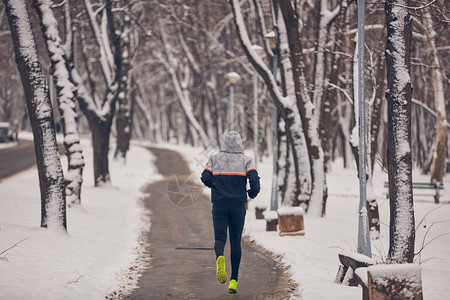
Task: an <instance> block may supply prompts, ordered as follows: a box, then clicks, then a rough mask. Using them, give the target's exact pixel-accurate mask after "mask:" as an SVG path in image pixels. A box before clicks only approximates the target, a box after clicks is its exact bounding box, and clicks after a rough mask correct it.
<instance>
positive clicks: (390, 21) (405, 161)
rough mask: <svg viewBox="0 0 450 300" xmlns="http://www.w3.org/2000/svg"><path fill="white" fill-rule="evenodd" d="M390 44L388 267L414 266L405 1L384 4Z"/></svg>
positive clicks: (408, 23)
mask: <svg viewBox="0 0 450 300" xmlns="http://www.w3.org/2000/svg"><path fill="white" fill-rule="evenodd" d="M385 10H386V26H387V44H386V71H387V87H388V92H387V93H386V100H387V103H388V173H389V195H390V212H391V214H390V225H389V229H390V230H389V252H388V258H387V261H388V263H412V262H413V258H414V240H415V227H414V205H413V194H412V155H411V75H410V74H411V71H410V67H411V55H410V43H411V36H412V26H411V17H410V14H409V11H408V8H407V1H405V0H387V1H386V4H385Z"/></svg>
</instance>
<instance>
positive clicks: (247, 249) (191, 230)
mask: <svg viewBox="0 0 450 300" xmlns="http://www.w3.org/2000/svg"><path fill="white" fill-rule="evenodd" d="M150 150H151V151H152V153H153V154H154V156H155V157H156V160H155V165H156V167H157V169H158V171H159V173H161V174H162V175H163V176H165V178H164V179H163V180H161V181H157V182H155V183H153V184H150V185H149V186H148V187H147V190H146V192H147V193H148V194H149V197H148V198H147V199H146V201H145V206H146V208H147V209H149V210H150V212H151V220H152V225H151V232H150V234H149V236H148V238H147V242H148V244H149V246H148V247H149V252H150V256H151V260H150V266H149V268H148V269H146V271H145V272H144V274H143V275H142V277H140V279H139V282H138V289H136V290H135V291H134V292H133V293H132V294H131V295H130V296H129V297H128V299H228V298H233V299H287V298H289V294H290V291H291V290H290V289H289V279H288V275H287V274H286V272H285V270H284V269H282V268H280V267H278V265H277V263H276V262H275V260H273V259H272V258H270V256H268V254H267V253H265V252H264V251H263V250H262V249H261V248H259V247H257V246H255V245H253V244H252V243H250V242H248V241H245V240H244V241H243V245H242V246H243V252H242V261H241V268H240V277H239V293H238V294H237V295H231V294H228V293H227V286H228V283H227V284H224V285H221V284H220V283H219V282H218V281H217V278H216V274H215V255H214V250H213V244H214V236H213V231H212V220H211V216H210V215H211V203H210V200H209V199H208V197H207V196H205V195H203V194H201V193H196V192H195V190H196V186H195V184H194V183H192V181H191V180H190V179H189V177H190V176H200V174H190V171H189V167H188V165H187V163H186V162H185V161H184V160H183V158H182V156H181V155H180V154H178V153H177V152H174V151H171V150H167V149H158V148H150ZM177 181H178V184H177ZM197 190H198V189H197ZM227 246H228V245H227ZM225 256H226V258H227V271H228V272H231V270H230V264H229V248H228V247H227V249H226V253H225Z"/></svg>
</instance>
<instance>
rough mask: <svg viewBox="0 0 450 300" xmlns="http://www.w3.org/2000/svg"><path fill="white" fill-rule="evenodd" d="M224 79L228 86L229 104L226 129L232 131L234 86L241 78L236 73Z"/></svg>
mask: <svg viewBox="0 0 450 300" xmlns="http://www.w3.org/2000/svg"><path fill="white" fill-rule="evenodd" d="M225 78H226V79H227V80H228V83H229V84H230V103H229V106H228V128H229V130H234V85H235V84H236V83H237V82H238V81H239V79H241V76H240V75H239V74H238V73H236V72H230V73H227V74H225Z"/></svg>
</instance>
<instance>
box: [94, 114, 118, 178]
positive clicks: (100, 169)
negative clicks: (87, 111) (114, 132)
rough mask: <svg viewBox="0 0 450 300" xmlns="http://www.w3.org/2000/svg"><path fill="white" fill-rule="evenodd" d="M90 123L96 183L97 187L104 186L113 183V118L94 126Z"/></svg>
mask: <svg viewBox="0 0 450 300" xmlns="http://www.w3.org/2000/svg"><path fill="white" fill-rule="evenodd" d="M93 123H94V122H92V121H91V122H89V124H90V129H91V133H92V146H93V148H94V181H95V186H102V185H104V184H107V183H109V182H110V181H111V178H110V175H109V160H108V153H109V137H110V132H111V125H112V118H108V119H107V120H106V121H99V122H98V123H97V124H95V125H94V126H93V125H92V124H93Z"/></svg>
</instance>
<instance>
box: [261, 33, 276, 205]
mask: <svg viewBox="0 0 450 300" xmlns="http://www.w3.org/2000/svg"><path fill="white" fill-rule="evenodd" d="M264 37H265V38H266V39H267V40H268V41H269V46H270V48H271V49H272V52H273V57H272V72H273V79H274V80H275V82H277V67H278V65H277V63H278V49H277V37H276V35H275V32H274V31H271V32H269V33H267V34H266V35H265V36H264ZM275 88H277V87H275ZM272 152H273V177H272V196H271V198H270V210H274V211H276V210H277V209H278V110H277V107H276V105H275V103H274V104H273V109H272Z"/></svg>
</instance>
